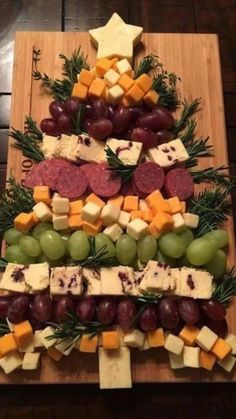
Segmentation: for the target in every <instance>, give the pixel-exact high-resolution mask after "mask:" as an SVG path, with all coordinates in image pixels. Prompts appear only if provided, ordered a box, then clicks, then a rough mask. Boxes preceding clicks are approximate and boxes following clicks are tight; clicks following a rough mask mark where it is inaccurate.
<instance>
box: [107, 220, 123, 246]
mask: <svg viewBox="0 0 236 419" xmlns="http://www.w3.org/2000/svg"><path fill="white" fill-rule="evenodd" d="M103 233H104V234H106V235H107V236H109V237H110V239H111V240H112V241H113V242H116V241H117V240H118V239H119V237H120V236H121V234H122V233H123V230H122V228H121V227H120V226H119V224H116V223H114V224H111V225H110V226H108V227H107V228H105V230H103Z"/></svg>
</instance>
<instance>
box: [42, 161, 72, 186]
mask: <svg viewBox="0 0 236 419" xmlns="http://www.w3.org/2000/svg"><path fill="white" fill-rule="evenodd" d="M72 166H73V164H72V163H70V162H68V161H67V160H62V159H50V160H46V161H45V166H44V170H43V173H42V178H43V181H44V184H45V185H47V186H49V188H50V189H52V191H56V190H57V181H58V179H59V173H61V174H62V171H63V169H66V168H68V167H72Z"/></svg>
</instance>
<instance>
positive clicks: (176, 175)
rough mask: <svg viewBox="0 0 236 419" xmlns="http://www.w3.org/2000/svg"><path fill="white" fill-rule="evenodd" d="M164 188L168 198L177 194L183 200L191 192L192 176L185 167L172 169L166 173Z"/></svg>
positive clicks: (192, 187)
mask: <svg viewBox="0 0 236 419" xmlns="http://www.w3.org/2000/svg"><path fill="white" fill-rule="evenodd" d="M164 189H165V192H166V194H167V196H168V197H169V198H171V197H173V196H177V197H178V198H179V199H180V200H181V201H184V200H186V199H188V198H190V197H191V196H192V194H193V191H194V183H193V178H192V176H191V175H190V173H189V172H188V170H186V169H183V168H180V167H179V168H176V169H172V170H170V171H169V172H168V173H167V174H166V178H165V184H164Z"/></svg>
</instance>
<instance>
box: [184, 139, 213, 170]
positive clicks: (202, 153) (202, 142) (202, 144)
mask: <svg viewBox="0 0 236 419" xmlns="http://www.w3.org/2000/svg"><path fill="white" fill-rule="evenodd" d="M208 140H209V137H208V138H205V139H203V138H200V139H196V140H194V139H192V140H191V141H188V142H187V144H186V145H185V147H186V150H187V152H188V154H189V159H188V160H187V161H186V163H185V165H186V167H187V168H188V169H189V168H191V167H194V166H197V164H198V158H199V157H209V156H212V152H213V148H212V145H210V144H207V143H208Z"/></svg>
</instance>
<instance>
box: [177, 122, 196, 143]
mask: <svg viewBox="0 0 236 419" xmlns="http://www.w3.org/2000/svg"><path fill="white" fill-rule="evenodd" d="M196 126H197V123H196V121H195V119H189V120H188V121H187V123H186V130H185V131H184V133H182V135H180V136H179V138H180V139H181V141H182V143H183V144H184V145H185V146H186V145H187V144H188V143H190V142H192V141H193V140H194V137H195V129H196Z"/></svg>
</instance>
